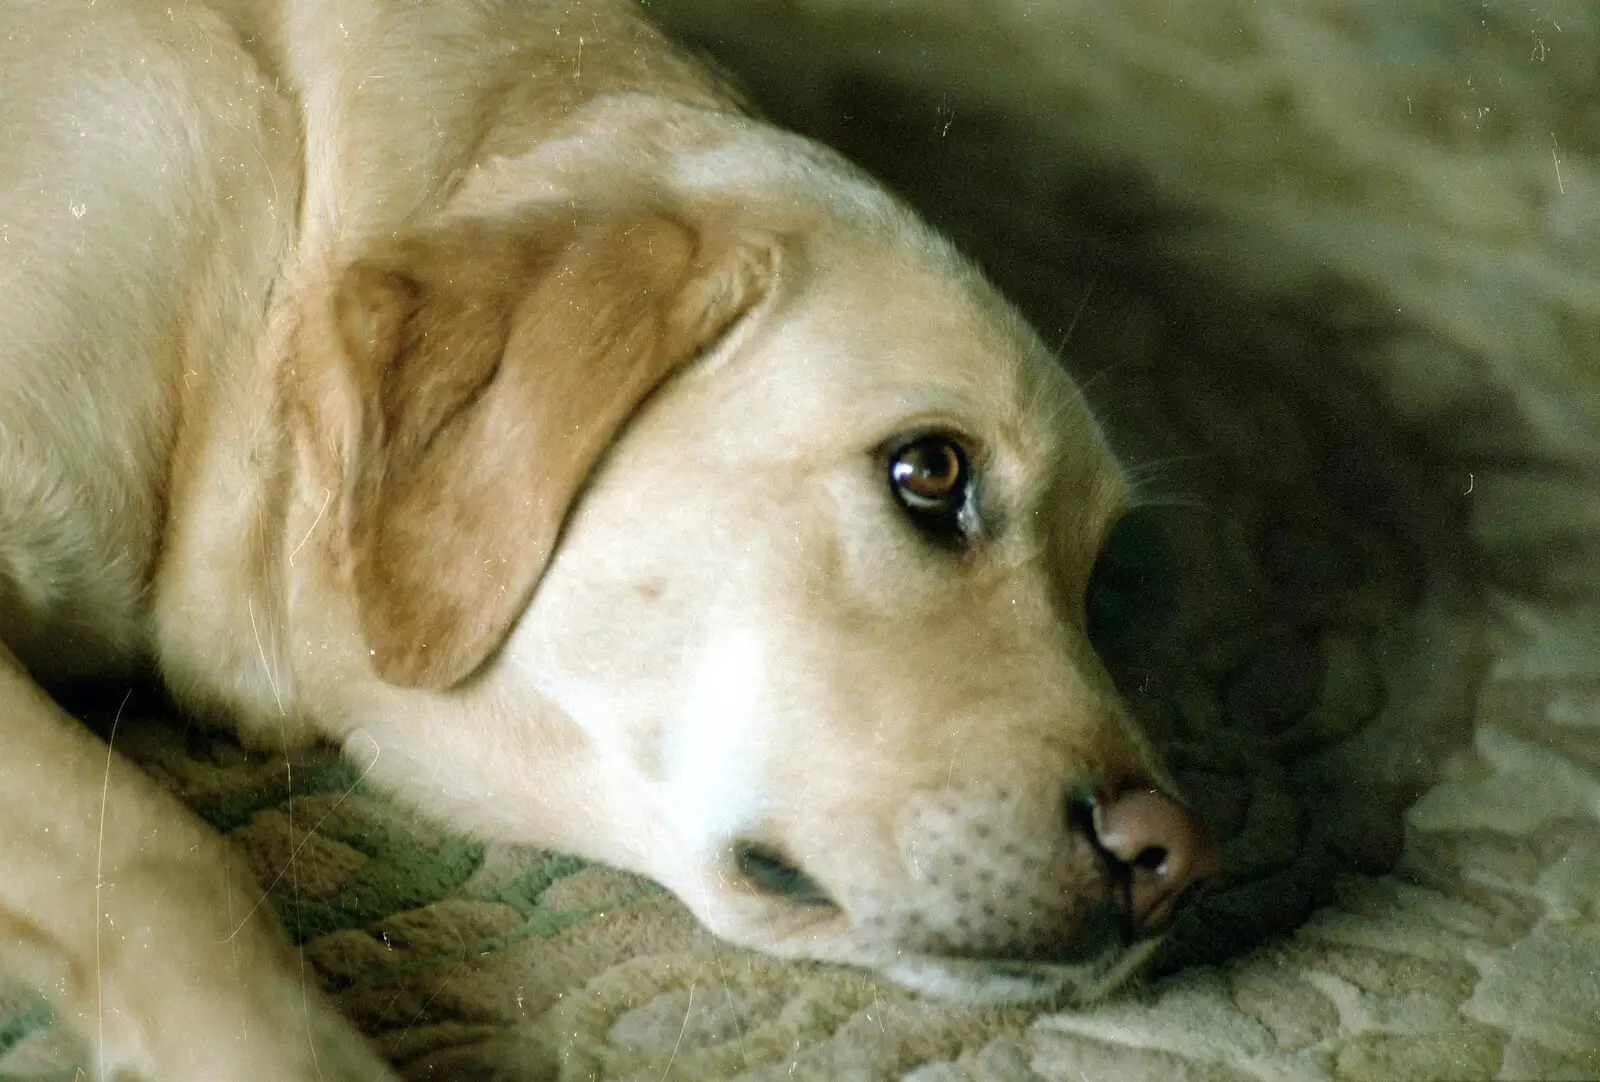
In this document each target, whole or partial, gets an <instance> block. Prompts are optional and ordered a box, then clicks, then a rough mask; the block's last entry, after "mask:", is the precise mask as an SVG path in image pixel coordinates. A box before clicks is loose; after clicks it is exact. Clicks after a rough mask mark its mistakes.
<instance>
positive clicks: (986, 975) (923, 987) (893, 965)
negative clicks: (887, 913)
mask: <svg viewBox="0 0 1600 1082" xmlns="http://www.w3.org/2000/svg"><path fill="white" fill-rule="evenodd" d="M1159 943H1160V937H1150V938H1146V939H1141V940H1138V941H1137V942H1135V943H1134V944H1133V945H1131V946H1128V945H1124V944H1122V943H1110V944H1108V945H1106V946H1105V947H1103V948H1102V949H1101V950H1100V951H1099V952H1098V953H1097V954H1095V955H1094V956H1093V957H1091V958H1088V959H1085V960H1084V961H1082V962H1074V963H1060V962H1034V961H1027V960H1016V959H1001V958H970V957H959V956H950V955H916V954H907V955H904V956H902V957H898V958H896V959H894V960H893V961H892V962H890V963H888V964H886V965H882V966H878V967H876V968H877V969H878V970H879V971H880V972H881V973H883V975H884V976H886V977H888V978H889V979H890V980H892V981H894V982H895V983H897V984H900V985H902V986H904V987H906V988H910V989H911V990H913V991H916V992H921V993H924V994H926V995H931V996H937V997H939V998H942V999H951V1000H958V1001H961V1002H965V1003H970V1004H972V1005H974V1006H1002V1005H1016V1004H1047V1005H1051V1006H1055V1007H1074V1006H1084V1005H1086V1004H1089V1003H1092V1002H1094V1001H1096V1000H1098V999H1101V998H1104V997H1105V996H1107V995H1109V994H1110V993H1112V992H1114V991H1115V990H1116V989H1117V988H1119V987H1121V986H1122V985H1124V984H1126V983H1127V982H1128V980H1129V979H1130V978H1132V977H1133V976H1134V975H1135V974H1136V973H1138V972H1139V970H1140V969H1142V968H1143V967H1144V964H1145V962H1146V961H1147V960H1148V959H1149V958H1150V955H1151V954H1152V953H1153V952H1154V951H1155V949H1156V946H1157V945H1158V944H1159Z"/></svg>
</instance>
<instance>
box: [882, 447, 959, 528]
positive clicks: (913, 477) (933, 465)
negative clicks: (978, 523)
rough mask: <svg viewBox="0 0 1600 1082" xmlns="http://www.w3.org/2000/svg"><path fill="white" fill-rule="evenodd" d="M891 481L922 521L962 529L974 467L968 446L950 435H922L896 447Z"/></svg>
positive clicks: (898, 496) (926, 525)
mask: <svg viewBox="0 0 1600 1082" xmlns="http://www.w3.org/2000/svg"><path fill="white" fill-rule="evenodd" d="M889 483H890V485H891V486H892V487H893V489H894V495H895V498H896V499H897V500H899V501H900V505H901V506H902V507H904V508H905V509H906V510H907V511H909V512H911V514H912V516H913V517H914V518H916V519H917V520H918V523H919V525H921V526H923V527H924V528H932V529H934V530H936V531H938V532H940V533H946V534H950V533H955V532H957V531H959V530H960V529H961V526H962V523H961V517H962V514H963V512H964V511H965V510H966V509H967V505H968V503H969V502H970V501H969V496H970V490H971V488H972V470H971V467H970V466H969V465H968V463H967V452H966V450H965V449H964V448H962V446H961V445H960V444H959V443H957V442H956V441H955V440H953V439H951V438H950V437H949V436H943V435H935V436H923V437H921V438H920V439H917V440H913V441H912V442H911V443H908V444H906V445H905V446H904V447H902V448H900V450H898V451H896V452H895V453H894V456H893V457H892V458H891V459H890V460H889Z"/></svg>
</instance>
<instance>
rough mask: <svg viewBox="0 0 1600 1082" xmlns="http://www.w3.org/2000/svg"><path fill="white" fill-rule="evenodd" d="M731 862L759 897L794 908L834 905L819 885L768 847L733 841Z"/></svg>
mask: <svg viewBox="0 0 1600 1082" xmlns="http://www.w3.org/2000/svg"><path fill="white" fill-rule="evenodd" d="M733 862H734V865H735V866H736V867H737V868H738V869H739V874H740V875H742V876H743V877H744V878H745V880H746V881H747V882H748V883H750V884H751V885H752V886H754V887H755V888H756V889H757V890H759V891H761V892H762V893H763V894H770V895H772V896H773V897H776V898H782V899H783V900H784V901H787V902H794V903H795V904H797V905H833V904H834V902H833V899H832V898H830V897H828V892H827V891H825V890H823V889H822V886H821V884H819V883H818V882H817V881H816V880H815V879H812V878H811V877H810V876H809V875H807V874H806V873H805V872H802V871H801V870H800V869H799V868H797V867H795V866H794V864H793V863H791V862H790V861H789V860H788V859H787V858H786V857H784V856H783V854H781V853H779V852H778V851H777V850H776V849H773V848H772V847H771V846H767V845H762V844H761V843H759V842H745V841H741V842H735V843H734V844H733Z"/></svg>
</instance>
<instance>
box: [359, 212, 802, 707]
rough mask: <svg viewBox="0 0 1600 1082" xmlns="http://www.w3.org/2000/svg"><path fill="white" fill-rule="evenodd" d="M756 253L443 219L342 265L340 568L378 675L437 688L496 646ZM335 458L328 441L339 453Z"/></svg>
mask: <svg viewBox="0 0 1600 1082" xmlns="http://www.w3.org/2000/svg"><path fill="white" fill-rule="evenodd" d="M776 263H777V257H776V248H775V246H774V245H772V244H770V243H766V242H758V241H752V240H749V239H747V238H745V239H738V238H736V239H729V240H720V241H719V240H714V239H711V238H708V237H705V236H703V235H699V234H697V233H696V232H695V231H694V230H692V229H690V228H689V227H687V226H685V225H683V224H682V223H680V222H677V221H675V220H672V219H670V218H668V217H665V216H662V215H655V214H649V215H629V216H626V217H614V218H610V219H608V220H603V221H591V222H588V223H578V224H575V223H573V222H572V221H570V220H568V221H566V222H563V223H545V224H540V223H532V224H529V223H522V224H520V225H518V226H517V227H516V228H508V227H507V223H505V222H503V221H502V222H497V223H477V224H473V223H456V224H455V225H453V226H451V227H449V228H441V229H440V230H438V231H436V233H435V234H434V235H431V236H427V237H420V238H411V239H409V240H406V241H403V242H397V243H396V244H395V245H394V247H393V248H392V250H389V251H386V252H385V253H383V254H381V255H378V256H374V257H369V258H366V259H363V260H361V261H359V262H356V263H355V264H353V265H351V266H349V267H348V268H346V270H345V271H344V272H343V274H342V275H341V277H340V280H339V283H338V285H337V287H336V288H335V290H334V291H333V294H332V297H331V302H332V309H331V312H330V313H329V315H330V316H331V324H332V326H331V328H330V329H331V330H332V331H333V337H334V339H335V341H336V343H337V345H336V348H337V349H338V350H339V352H340V353H341V354H342V355H343V358H342V359H343V365H342V369H343V379H342V380H341V381H340V382H341V383H342V385H343V387H344V389H345V392H344V393H343V394H339V395H337V396H336V397H338V398H340V399H342V400H343V401H344V402H345V403H347V406H346V408H344V409H341V410H340V412H341V413H343V414H344V417H343V420H342V423H340V424H339V425H338V428H339V429H340V431H341V433H342V434H341V435H337V436H336V437H335V438H334V439H333V440H332V443H333V444H334V445H335V446H336V448H337V452H336V453H337V454H338V457H339V458H340V459H341V460H342V462H341V466H342V469H341V474H342V478H343V481H342V484H343V488H344V492H343V497H344V498H343V499H342V500H341V505H342V509H343V514H342V518H343V523H342V527H343V530H344V537H345V560H346V572H347V574H348V576H349V580H350V583H351V586H352V588H353V590H354V593H355V597H356V601H357V605H358V607H359V612H360V619H361V630H362V633H363V634H364V636H365V638H366V645H367V647H368V649H369V651H370V653H371V656H372V659H373V662H374V664H375V666H376V668H377V671H378V673H379V674H380V675H381V676H383V677H384V678H385V679H386V680H388V681H390V682H392V683H396V684H402V685H409V686H418V687H432V688H443V687H449V686H451V685H453V684H456V683H458V682H460V681H461V680H463V679H465V678H466V677H468V676H470V675H471V674H472V673H473V672H474V671H476V670H477V669H478V667H479V666H480V665H482V664H483V662H484V661H485V659H486V658H487V657H488V656H489V655H490V654H492V653H493V652H494V651H495V650H496V649H497V648H498V646H499V645H500V643H501V642H502V641H503V640H504V638H505V636H506V635H507V634H508V633H509V631H510V629H511V626H512V624H513V623H514V622H515V620H516V619H517V617H518V616H519V614H520V613H521V612H522V610H523V608H524V607H525V606H526V605H527V603H528V601H529V599H530V597H531V596H532V594H533V591H534V587H535V586H536V585H537V583H538V581H539V578H540V576H541V575H542V574H543V572H544V569H545V566H546V564H547V563H548V562H549V560H550V558H551V555H552V553H553V552H554V549H555V545H556V540H557V535H558V534H559V533H560V530H561V528H562V523H563V521H564V520H565V519H566V517H567V513H568V510H569V508H570V507H571V506H572V503H573V501H574V499H575V498H576V497H577V495H578V493H579V491H580V489H581V488H582V487H583V485H584V483H585V481H586V480H587V479H588V477H589V475H590V472H591V471H592V470H593V469H594V467H595V465H596V463H597V462H598V461H599V459H600V457H601V455H602V454H603V453H604V452H605V450H606V448H607V447H608V446H609V445H610V444H611V443H612V441H613V440H614V439H616V437H617V434H618V431H619V429H620V428H621V427H622V426H623V425H624V424H625V423H627V421H628V419H629V417H630V416H631V415H632V414H633V413H634V411H635V410H637V409H638V408H639V406H640V404H641V403H642V402H643V400H644V399H645V398H646V397H647V396H649V395H650V394H651V392H652V391H654V390H655V389H656V388H657V387H658V386H659V385H660V384H661V383H662V381H663V380H664V379H665V378H666V377H667V376H668V375H669V374H670V373H671V372H672V371H673V370H674V369H675V368H677V367H679V366H680V365H682V364H684V363H685V362H686V361H688V360H690V359H692V358H693V357H695V356H696V355H698V354H700V353H702V352H704V351H705V350H706V349H708V348H710V347H711V346H712V345H713V344H715V343H716V341H717V340H718V339H719V338H720V337H721V336H722V335H723V334H724V333H725V332H726V331H727V330H728V329H729V328H730V327H731V326H732V325H733V323H734V322H735V321H736V320H737V319H738V318H739V317H740V316H741V315H742V314H744V313H745V312H746V311H747V310H748V309H749V308H750V307H751V306H752V305H753V304H755V303H756V301H758V300H759V299H760V298H761V297H762V296H763V295H764V294H765V293H766V291H767V289H768V287H769V285H770V283H771V280H772V278H773V275H774V274H775V271H776ZM341 445H342V446H341Z"/></svg>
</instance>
